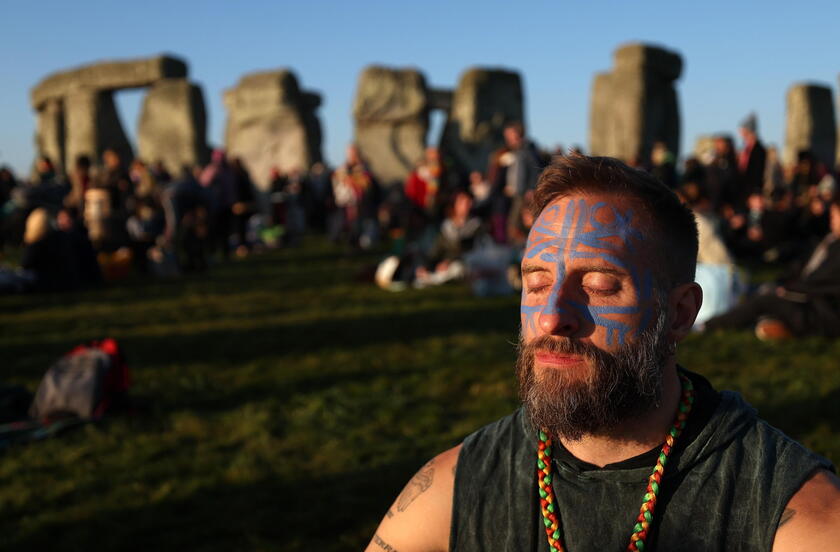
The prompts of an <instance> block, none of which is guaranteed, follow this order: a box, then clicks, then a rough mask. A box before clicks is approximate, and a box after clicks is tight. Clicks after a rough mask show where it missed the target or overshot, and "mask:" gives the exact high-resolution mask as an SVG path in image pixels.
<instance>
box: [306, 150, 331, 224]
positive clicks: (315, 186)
mask: <svg viewBox="0 0 840 552" xmlns="http://www.w3.org/2000/svg"><path fill="white" fill-rule="evenodd" d="M308 189H309V193H308V194H307V196H306V200H307V201H306V203H307V213H308V214H309V226H311V227H312V228H315V229H316V230H318V231H321V232H323V231H324V230H325V229H326V223H327V207H328V205H329V204H330V201H331V196H332V185H331V183H330V171H329V170H328V169H327V167H326V166H325V165H324V164H323V163H320V162H319V163H315V164H314V165H312V168H311V169H310V170H309V188H308Z"/></svg>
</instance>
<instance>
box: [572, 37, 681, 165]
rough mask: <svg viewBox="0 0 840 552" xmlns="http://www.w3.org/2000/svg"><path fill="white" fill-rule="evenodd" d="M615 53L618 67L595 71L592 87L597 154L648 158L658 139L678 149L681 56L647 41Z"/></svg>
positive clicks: (593, 144)
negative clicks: (677, 85) (596, 72)
mask: <svg viewBox="0 0 840 552" xmlns="http://www.w3.org/2000/svg"><path fill="white" fill-rule="evenodd" d="M613 57H614V67H613V70H612V71H611V72H609V73H600V74H598V75H596V76H595V80H594V81H593V85H592V104H591V111H590V119H589V125H590V128H589V149H590V151H591V153H592V155H607V156H611V157H618V158H619V159H623V160H624V161H634V160H647V159H648V158H649V157H650V150H651V147H652V146H653V143H654V142H657V141H661V142H664V143H665V144H666V145H667V146H668V149H669V150H670V151H672V152H674V153H677V152H679V146H680V144H679V138H680V119H679V108H678V101H677V92H676V90H675V89H674V85H673V82H674V81H675V80H676V79H677V78H679V76H680V73H681V72H682V58H681V57H680V56H679V54H677V53H674V52H671V51H669V50H665V49H663V48H658V47H654V46H649V45H645V44H627V45H625V46H622V47H620V48H619V49H618V50H616V51H615V54H614V56H613Z"/></svg>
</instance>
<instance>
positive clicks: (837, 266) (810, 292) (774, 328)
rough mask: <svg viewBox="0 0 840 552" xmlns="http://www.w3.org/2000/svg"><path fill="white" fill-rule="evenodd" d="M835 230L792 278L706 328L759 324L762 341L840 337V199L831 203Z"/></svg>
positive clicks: (757, 333)
mask: <svg viewBox="0 0 840 552" xmlns="http://www.w3.org/2000/svg"><path fill="white" fill-rule="evenodd" d="M830 217H831V223H830V226H831V231H830V232H829V233H828V234H827V235H826V236H825V238H824V239H823V240H822V241H821V242H820V243H819V244H818V245H817V247H816V248H815V249H814V250H813V251H812V252H811V253H810V255H808V256H807V257H805V258H804V259H803V261H804V262H800V263H797V264H796V265H794V267H793V268H792V270H791V271H790V275H791V276H790V277H788V278H786V279H783V281H782V282H780V284H779V285H778V286H776V287H775V289H772V290H764V291H763V292H762V293H760V294H759V295H756V296H754V297H752V298H750V299H748V300H746V301H745V302H743V303H742V304H741V305H739V306H737V307H735V308H734V309H732V310H731V311H729V312H727V313H726V314H723V315H720V316H717V317H715V318H712V319H711V320H709V321H708V322H707V323H706V329H707V330H717V329H727V328H732V329H744V328H753V327H755V331H756V335H758V337H759V338H761V339H781V338H786V337H793V336H813V335H823V336H829V337H837V336H840V239H838V238H840V199H838V198H835V200H834V201H833V202H832V204H831V207H830Z"/></svg>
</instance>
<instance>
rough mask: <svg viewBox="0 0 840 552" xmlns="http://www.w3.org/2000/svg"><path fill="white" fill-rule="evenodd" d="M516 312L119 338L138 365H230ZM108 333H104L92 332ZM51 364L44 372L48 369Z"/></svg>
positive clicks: (10, 353)
mask: <svg viewBox="0 0 840 552" xmlns="http://www.w3.org/2000/svg"><path fill="white" fill-rule="evenodd" d="M516 320H517V319H516V310H515V308H513V307H511V306H510V305H477V306H476V307H475V308H473V309H470V310H466V309H461V310H449V309H433V310H424V311H420V312H412V313H402V314H399V315H375V316H360V317H356V318H342V319H329V318H325V319H322V320H314V321H308V322H290V323H283V324H274V325H269V326H265V327H261V328H256V329H254V328H248V329H224V330H208V331H202V332H196V333H187V334H178V335H175V336H157V335H155V336H142V335H140V336H137V335H132V336H127V337H124V338H119V340H120V342H121V344H122V346H123V348H124V350H125V352H126V356H127V358H128V360H129V364H130V365H132V366H134V367H138V368H139V367H142V366H143V365H150V364H158V365H167V364H176V363H210V364H216V365H218V364H219V363H228V364H230V365H231V366H234V365H236V364H241V363H248V362H252V361H257V360H260V359H264V358H267V357H275V358H276V357H277V356H285V355H296V354H315V353H318V352H321V351H323V350H324V348H327V347H328V348H341V349H344V350H351V351H352V350H354V349H358V348H363V347H368V346H372V345H388V344H400V343H407V342H409V341H410V340H419V339H427V338H433V337H441V338H444V337H448V336H451V335H453V334H457V333H463V332H465V331H469V332H470V333H485V332H508V333H510V335H511V339H513V337H514V336H515V332H516V326H515V324H516ZM93 337H102V336H91V338H93ZM70 347H72V344H69V343H68V344H63V343H62V344H57V343H56V344H49V343H44V342H43V341H41V340H39V339H38V337H37V336H35V337H34V338H33V339H31V340H27V339H25V338H24V339H23V340H20V341H17V342H15V343H14V344H10V345H6V346H5V347H4V355H5V356H6V357H7V358H28V359H30V360H31V359H33V358H37V359H44V358H47V359H56V358H58V357H59V356H61V355H62V354H64V353H65V352H67V350H68V349H69V348H70ZM47 367H48V364H45V365H44V366H43V367H42V368H41V370H46V368H47Z"/></svg>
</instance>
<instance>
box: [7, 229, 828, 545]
mask: <svg viewBox="0 0 840 552" xmlns="http://www.w3.org/2000/svg"><path fill="white" fill-rule="evenodd" d="M375 260H376V258H375V257H374V256H356V257H347V256H343V255H342V254H341V253H340V252H338V251H337V250H335V249H333V248H331V247H330V246H327V245H325V244H323V243H321V242H319V241H317V240H316V241H313V242H310V243H307V245H306V247H305V248H302V249H299V250H294V251H279V252H272V253H268V254H265V255H261V256H255V257H251V258H248V259H245V260H241V261H236V262H232V263H230V264H227V265H223V266H217V267H214V268H213V269H212V270H211V272H210V273H209V274H208V275H205V276H196V277H187V278H183V279H180V280H175V281H163V282H155V281H142V280H132V281H129V282H125V283H121V284H118V285H114V286H112V287H109V288H108V289H105V290H99V291H90V292H83V293H77V294H71V295H60V296H20V297H0V327H2V333H0V353H2V358H3V362H2V364H0V366H2V368H0V381H4V382H7V383H21V384H24V385H26V386H28V387H29V388H30V389H32V390H34V389H35V387H36V386H37V383H38V381H39V380H40V378H41V376H42V374H43V372H44V370H45V369H46V368H47V367H48V366H49V365H50V363H52V362H53V361H54V360H55V359H56V358H57V357H59V356H60V355H61V354H63V353H64V352H66V351H67V350H68V349H70V348H71V347H72V346H73V345H75V344H77V343H80V342H83V341H85V340H88V339H93V338H100V337H103V336H106V335H108V336H112V337H115V338H117V339H118V340H119V341H120V343H121V344H122V345H123V347H124V348H125V351H126V353H127V356H128V359H129V364H130V366H131V368H132V370H133V375H134V387H133V388H132V395H133V396H134V397H136V398H137V399H138V400H139V402H140V403H141V405H143V408H142V412H141V413H140V414H137V415H135V416H133V417H116V418H112V419H110V420H108V421H106V422H103V423H99V424H90V425H87V426H84V427H82V428H81V429H78V430H75V431H71V432H68V433H66V434H64V435H61V436H59V437H57V438H54V439H50V440H47V441H44V442H39V443H34V444H30V445H25V446H15V447H12V448H10V449H7V450H6V451H5V452H3V453H0V481H2V482H3V485H2V486H0V549H4V550H5V549H13V550H39V549H42V550H87V549H99V550H193V549H200V550H311V549H318V550H328V551H329V550H347V549H361V548H362V547H363V545H364V543H366V542H367V540H368V539H369V538H370V535H371V534H372V532H373V529H374V528H375V526H376V524H377V523H378V521H379V518H380V517H381V516H382V514H383V513H384V512H385V510H386V509H387V507H388V505H389V504H390V502H391V501H392V500H393V498H394V496H396V494H397V493H398V492H399V490H400V488H401V487H402V485H403V484H404V482H405V481H406V480H407V479H408V478H409V477H410V476H411V474H412V473H413V472H414V471H415V470H416V469H417V468H418V467H419V466H420V465H421V464H422V463H423V462H425V460H426V459H428V458H429V457H430V456H432V455H434V454H435V453H436V452H439V451H441V450H443V449H445V448H448V447H450V446H452V445H453V444H455V443H457V442H458V441H459V440H460V439H462V438H463V437H464V436H465V435H467V434H468V433H470V432H471V431H473V430H474V429H475V428H477V427H479V426H480V425H482V424H484V423H486V422H488V421H491V420H493V419H495V418H497V417H499V416H502V415H504V414H506V413H507V412H509V411H510V410H511V409H512V408H513V407H514V406H515V404H516V397H515V387H514V383H513V370H512V363H513V359H514V349H513V346H512V345H511V343H512V342H513V341H514V340H515V336H516V332H517V327H516V325H517V323H518V304H517V298H515V297H506V298H497V299H477V298H474V297H472V296H471V295H470V294H469V293H468V291H467V289H466V288H465V287H462V286H447V287H442V288H437V289H428V290H423V291H407V292H405V293H401V294H391V293H387V292H383V291H381V290H379V289H377V288H376V287H374V286H373V285H371V284H364V283H359V282H358V279H359V275H360V273H361V272H362V271H363V270H364V269H365V268H366V267H367V266H369V265H370V264H372V263H373V262H375ZM679 358H680V361H681V362H682V363H683V364H684V365H685V366H687V367H689V368H691V369H693V370H696V371H698V372H701V373H703V374H705V375H706V376H707V377H709V378H710V379H711V381H712V383H714V384H715V385H716V386H718V387H721V388H730V389H735V390H738V391H740V392H742V393H743V394H744V395H745V396H746V398H747V399H748V400H749V401H750V402H752V404H753V405H754V406H756V407H757V408H758V409H759V412H760V413H761V414H762V415H763V416H765V417H766V418H767V419H769V420H770V421H771V422H772V423H773V424H775V425H777V426H779V427H781V428H782V429H783V430H784V431H786V432H787V433H789V434H791V435H793V436H795V437H797V438H799V439H801V440H803V441H804V442H805V443H806V444H807V445H808V446H810V447H812V448H813V449H814V450H816V451H818V452H820V453H822V454H824V455H826V456H828V457H829V458H830V459H831V460H833V461H834V462H837V461H838V460H840V370H837V360H836V359H837V358H840V344H838V342H835V341H828V340H819V339H813V340H804V341H797V342H790V343H784V344H778V345H768V344H763V343H760V342H758V341H757V340H756V339H755V338H754V337H752V336H751V335H749V334H746V333H744V334H730V335H712V336H698V337H693V338H691V339H689V340H688V341H687V342H686V343H684V344H682V345H681V346H680V350H679Z"/></svg>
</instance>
